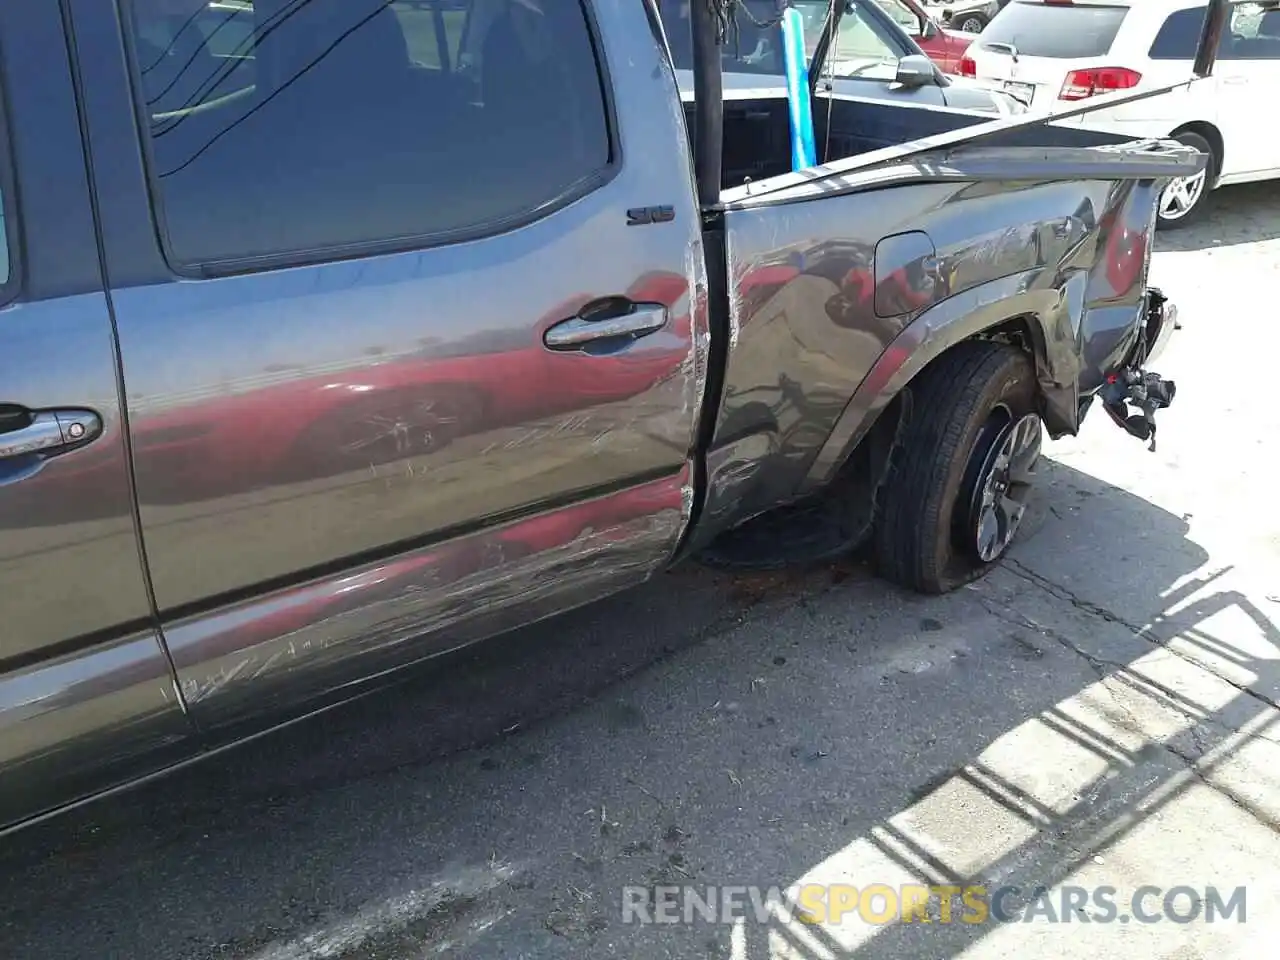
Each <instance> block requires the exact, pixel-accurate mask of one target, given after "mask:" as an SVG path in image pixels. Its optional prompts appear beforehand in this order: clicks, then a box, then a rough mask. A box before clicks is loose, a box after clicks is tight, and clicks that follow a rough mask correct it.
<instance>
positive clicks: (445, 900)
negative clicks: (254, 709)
mask: <svg viewBox="0 0 1280 960" xmlns="http://www.w3.org/2000/svg"><path fill="white" fill-rule="evenodd" d="M1049 472H1050V479H1051V481H1052V482H1051V485H1050V487H1049V490H1048V491H1047V493H1045V494H1042V497H1041V502H1040V503H1039V505H1038V506H1037V514H1036V516H1035V518H1034V521H1033V522H1032V523H1031V524H1030V526H1029V528H1028V530H1027V531H1026V535H1025V536H1024V538H1023V541H1022V542H1021V543H1020V544H1019V546H1018V547H1017V551H1016V556H1015V558H1014V559H1013V560H1012V561H1010V563H1009V565H1008V566H1007V567H1006V568H1004V569H1001V570H997V571H994V572H993V574H992V575H991V576H990V577H989V578H988V579H987V580H985V581H983V582H981V583H980V584H977V585H975V587H974V588H973V589H970V590H962V591H959V592H958V593H956V594H953V595H951V596H949V597H942V598H924V597H917V596H909V595H906V594H902V593H898V592H896V591H893V590H890V589H889V588H887V587H885V586H884V585H883V584H881V583H880V582H878V581H876V580H874V579H872V578H870V577H869V576H868V575H867V573H866V572H865V570H863V569H861V568H860V567H857V566H855V565H852V564H850V565H846V566H840V567H832V568H823V569H819V570H810V571H799V572H795V573H790V574H785V575H770V576H764V577H747V576H740V577H733V578H731V577H724V576H719V575H712V574H709V573H707V572H705V571H701V570H698V569H692V568H690V569H681V570H678V571H676V572H674V573H672V574H669V575H667V576H665V577H663V578H661V579H660V580H659V581H658V582H655V583H653V584H650V585H649V586H647V587H645V588H643V589H640V590H636V591H633V592H631V593H629V594H626V595H624V596H620V597H618V598H615V599H614V600H612V601H609V602H606V603H603V604H599V605H597V606H595V607H593V608H591V609H588V610H583V611H579V612H577V613H574V614H571V615H567V616H565V617H562V618H559V619H557V620H556V621H554V622H550V623H545V624H542V625H540V626H539V627H537V628H534V629H530V630H525V631H522V632H520V633H519V634H516V635H512V636H509V637H504V638H500V639H498V640H495V641H491V642H490V643H488V644H486V645H484V646H482V647H480V648H476V649H475V650H474V651H473V652H471V653H469V654H467V655H465V656H457V657H453V658H451V659H449V660H448V661H440V662H437V663H436V664H435V665H434V666H433V667H431V668H430V669H428V670H425V671H422V672H420V673H419V674H418V675H417V676H416V677H415V678H413V679H412V680H411V681H409V682H407V683H404V684H402V685H400V686H398V687H396V688H394V689H392V690H389V691H386V692H384V693H382V694H380V695H377V696H376V697H375V698H373V699H370V700H366V701H363V702H360V703H357V704H353V705H349V706H347V707H346V708H342V709H340V710H337V711H333V712H331V713H329V714H326V715H324V716H321V717H319V718H316V719H314V720H312V721H309V722H307V723H304V724H301V725H298V726H295V727H293V728H291V729H288V730H285V731H282V732H280V733H278V734H276V735H273V736H270V737H268V738H265V739H263V740H260V741H257V742H255V743H253V744H249V745H247V746H245V747H243V748H240V749H239V750H237V751H235V752H232V753H229V754H226V755H223V756H221V757H218V758H214V759H211V760H209V761H207V762H206V763H204V764H203V765H201V766H198V767H195V768H192V769H190V770H188V771H186V772H184V773H182V774H180V775H178V776H175V777H172V778H170V779H168V780H166V781H162V782H159V783H156V784H153V785H150V786H148V787H145V788H143V789H140V790H137V791H134V792H131V793H128V794H126V795H123V796H121V797H117V798H115V799H112V800H110V801H107V802H104V803H101V804H98V805H96V806H92V807H89V808H86V809H85V810H83V811H81V812H78V813H76V814H73V815H71V816H69V817H67V818H64V819H63V820H61V821H55V822H53V823H50V824H46V825H42V826H39V827H37V828H34V829H32V830H29V831H26V832H24V833H22V834H19V835H17V836H16V837H15V838H13V839H12V840H10V841H6V844H7V845H6V847H5V848H3V849H2V850H0V901H2V902H3V904H4V906H3V907H2V908H0V955H4V956H14V957H22V958H23V960H42V958H62V957H67V958H72V957H79V956H84V955H85V954H84V952H83V951H84V948H85V944H86V943H91V944H93V945H94V949H93V951H92V953H93V955H101V956H128V957H130V958H131V960H185V958H224V960H225V958H235V960H285V958H288V960H295V958H296V960H301V958H307V960H310V958H313V957H315V958H319V957H324V958H326V960H363V958H369V957H375V956H376V957H380V958H397V960H398V958H405V960H408V958H417V957H420V956H426V955H428V954H429V955H432V956H437V955H439V956H450V957H455V956H456V957H476V958H483V957H516V956H540V957H541V956H563V957H579V956H581V957H592V958H595V957H600V956H606V955H608V956H624V957H637V958H640V957H647V956H679V957H684V956H689V957H706V956H720V957H732V958H734V960H740V958H741V960H748V958H749V960H757V958H770V957H775V956H784V955H785V956H793V957H804V958H815V960H816V958H819V957H868V958H888V957H903V958H913V960H915V958H921V957H926V956H928V957H938V958H940V957H954V956H958V955H960V954H961V953H962V952H963V951H965V950H966V949H968V948H969V947H971V946H972V945H973V944H974V943H975V942H976V941H977V940H979V939H980V938H982V937H984V936H986V935H988V934H989V933H991V932H992V927H991V926H990V925H971V924H959V923H955V924H945V925H944V924H937V923H935V924H932V925H921V924H897V925H890V926H881V927H875V926H863V927H858V928H851V929H846V928H843V927H839V928H828V927H823V926H821V925H819V926H814V925H810V924H798V923H796V922H786V921H785V920H784V919H781V918H777V917H775V918H773V919H768V918H762V919H763V922H760V923H756V922H755V921H754V920H751V921H749V922H747V923H745V924H738V925H722V924H705V923H704V924H698V923H695V924H694V925H693V926H663V925H639V924H632V925H627V924H624V923H623V922H622V920H621V902H622V890H623V888H624V887H625V886H628V885H636V884H639V885H644V886H647V887H650V888H651V887H652V886H653V885H655V884H693V885H695V887H697V888H698V889H699V890H705V888H706V885H708V884H758V885H761V886H765V887H767V886H770V885H778V886H780V887H783V888H786V887H788V886H789V885H793V884H795V883H798V882H801V881H812V882H829V881H830V880H832V879H833V878H834V879H839V880H844V881H847V882H849V883H855V884H859V885H865V884H867V883H872V882H882V883H889V884H898V883H905V882H914V881H923V882H932V883H943V882H949V883H956V884H963V883H971V882H972V883H977V882H983V883H992V882H996V881H998V882H999V883H1002V884H1018V885H1020V886H1025V887H1034V886H1037V885H1042V884H1043V885H1052V884H1054V883H1056V882H1059V881H1061V880H1063V879H1064V878H1067V877H1070V876H1072V874H1073V873H1074V872H1075V871H1077V870H1078V869H1079V868H1080V867H1081V866H1082V865H1087V864H1088V863H1091V862H1092V858H1093V857H1094V856H1095V854H1096V853H1097V851H1099V850H1100V849H1102V848H1103V847H1104V846H1106V845H1108V844H1112V843H1114V842H1116V841H1117V839H1119V838H1121V837H1122V836H1123V835H1125V834H1126V833H1127V832H1129V831H1133V830H1135V829H1139V828H1140V827H1141V825H1142V824H1143V823H1144V822H1145V821H1146V820H1148V819H1149V818H1151V817H1153V816H1158V815H1159V812H1160V810H1161V808H1162V806H1164V805H1167V804H1168V803H1170V802H1171V801H1172V800H1173V799H1174V798H1176V797H1177V796H1179V794H1180V792H1181V791H1183V790H1184V789H1185V788H1186V785H1187V784H1188V783H1193V782H1202V781H1203V778H1204V777H1205V776H1208V775H1209V774H1210V772H1211V769H1212V765H1213V764H1214V763H1216V762H1218V760H1217V758H1218V757H1219V756H1220V755H1221V757H1224V758H1225V757H1227V756H1229V755H1230V753H1231V751H1232V750H1233V749H1234V745H1235V742H1236V738H1237V734H1236V733H1235V732H1234V731H1235V730H1236V728H1238V727H1241V726H1242V725H1244V724H1247V723H1252V722H1255V719H1256V717H1257V716H1258V715H1260V714H1261V713H1264V712H1266V711H1268V710H1269V707H1268V706H1267V705H1266V703H1265V702H1263V701H1261V700H1259V699H1255V696H1254V695H1253V694H1251V693H1249V692H1246V691H1245V690H1243V689H1242V685H1231V684H1227V683H1226V682H1225V681H1220V680H1218V679H1217V678H1216V677H1214V676H1212V675H1209V674H1206V673H1204V671H1202V670H1199V669H1198V668H1195V667H1193V666H1192V664H1191V660H1192V659H1195V658H1196V657H1197V655H1198V654H1197V651H1198V652H1199V653H1200V654H1203V656H1204V658H1206V660H1213V659H1214V658H1217V659H1219V660H1221V659H1226V660H1229V661H1230V663H1231V664H1234V665H1235V666H1236V667H1239V668H1240V669H1241V670H1247V671H1250V672H1251V675H1253V676H1255V677H1256V678H1257V683H1256V684H1254V688H1255V689H1265V690H1266V691H1269V692H1271V691H1274V690H1275V689H1276V688H1277V687H1280V673H1277V672H1276V668H1275V665H1274V663H1267V662H1264V659H1262V658H1261V657H1260V656H1259V655H1258V651H1257V650H1254V655H1251V654H1250V653H1249V652H1247V651H1245V650H1242V649H1240V648H1239V647H1238V646H1237V645H1236V644H1235V643H1234V642H1233V641H1231V640H1228V639H1227V638H1225V637H1223V636H1221V635H1218V634H1217V633H1216V632H1215V630H1214V629H1213V628H1212V627H1211V626H1209V625H1206V621H1208V620H1209V618H1210V617H1213V616H1217V615H1220V614H1222V613H1223V611H1228V610H1235V611H1238V612H1243V613H1244V614H1245V615H1247V616H1248V617H1249V618H1251V621H1252V622H1254V623H1256V625H1257V629H1258V631H1259V632H1260V635H1261V637H1262V638H1263V639H1262V641H1260V642H1265V643H1266V644H1270V645H1272V646H1273V647H1275V646H1280V636H1277V634H1276V631H1275V629H1274V627H1272V625H1271V623H1270V622H1269V621H1268V620H1267V619H1266V617H1265V616H1263V615H1262V613H1261V612H1259V611H1257V610H1256V609H1255V608H1253V607H1252V606H1251V605H1250V602H1249V600H1248V599H1247V598H1246V597H1245V596H1243V595H1242V594H1241V593H1239V592H1236V591H1234V590H1233V589H1231V588H1230V587H1228V586H1226V585H1225V579H1226V577H1225V575H1221V574H1206V573H1205V572H1204V567H1205V564H1206V562H1207V560H1208V557H1207V555H1206V553H1205V551H1203V550H1202V549H1201V548H1200V547H1199V546H1197V545H1196V544H1194V543H1192V542H1190V541H1188V540H1187V539H1186V530H1187V528H1186V524H1185V523H1184V522H1183V521H1182V520H1181V519H1179V518H1178V517H1175V516H1173V515H1171V514H1169V513H1167V512H1165V511H1163V510H1160V509H1157V508H1155V507H1153V506H1152V505H1151V504H1149V503H1147V502H1146V501H1144V500H1142V499H1139V498H1137V497H1134V496H1132V495H1130V494H1128V493H1126V492H1125V491H1122V490H1119V489H1118V488H1115V487H1111V486H1109V485H1107V484H1105V483H1102V482H1100V481H1098V480H1096V479H1094V478H1092V477H1090V476H1088V475H1086V474H1083V473H1080V472H1078V471H1075V470H1073V469H1071V468H1068V467H1065V466H1062V465H1057V464H1050V465H1049ZM1091 516H1092V517H1094V518H1097V519H1092V520H1091V519H1090V518H1091ZM1123 531H1134V532H1136V531H1141V534H1142V536H1141V541H1140V543H1136V544H1135V545H1134V546H1133V548H1132V549H1131V550H1129V551H1128V552H1127V553H1122V554H1115V553H1114V552H1113V550H1112V548H1113V547H1114V543H1112V542H1110V540H1111V539H1113V538H1114V536H1115V535H1116V534H1117V532H1123ZM1121 555H1123V556H1124V558H1125V561H1126V562H1123V563H1118V564H1116V565H1115V566H1111V567H1108V565H1107V563H1103V562H1101V561H1100V560H1099V558H1107V559H1108V562H1109V560H1110V559H1113V558H1118V557H1119V556H1121ZM1146 557H1158V558H1159V562H1151V563H1147V562H1144V558H1146ZM1082 565H1083V568H1085V569H1086V570H1089V571H1092V572H1091V573H1090V574H1089V576H1094V577H1099V578H1104V579H1106V578H1110V579H1111V580H1114V579H1116V578H1123V581H1122V582H1123V587H1124V589H1123V593H1122V594H1120V596H1122V597H1123V600H1124V603H1123V606H1122V607H1121V606H1120V605H1118V604H1117V605H1116V606H1114V607H1112V606H1109V605H1108V606H1103V605H1099V604H1097V603H1094V602H1093V601H1091V600H1089V599H1088V598H1087V597H1086V595H1085V589H1084V588H1077V587H1074V586H1071V585H1070V584H1068V585H1067V586H1063V583H1064V582H1066V581H1064V578H1063V577H1062V576H1061V573H1062V571H1063V570H1064V569H1068V568H1069V569H1071V570H1080V569H1081V567H1082ZM1086 579H1087V578H1086ZM1085 587H1086V588H1088V590H1089V591H1092V589H1093V586H1091V585H1090V584H1089V583H1088V582H1086V583H1085ZM1104 592H1105V591H1104ZM1094 595H1097V594H1094ZM1135 634H1137V635H1135ZM1174 638H1177V640H1176V644H1177V645H1178V650H1177V655H1173V654H1171V653H1169V650H1170V649H1171V648H1172V647H1173V646H1174V644H1175V639H1174ZM1189 658H1190V659H1189ZM1192 674H1194V675H1192ZM1259 685H1261V686H1259ZM1224 688H1225V692H1224ZM1269 721H1270V717H1269V715H1268V716H1267V717H1266V718H1265V722H1269ZM1199 758H1205V759H1206V764H1207V766H1206V768H1205V770H1204V771H1202V772H1200V773H1198V774H1192V773H1191V772H1190V771H1189V770H1188V768H1187V764H1188V762H1190V761H1193V760H1196V759H1199ZM1140 882H1151V883H1159V882H1160V880H1159V879H1144V880H1142V881H1140ZM784 946H785V950H784ZM785 951H790V952H789V953H787V952H785Z"/></svg>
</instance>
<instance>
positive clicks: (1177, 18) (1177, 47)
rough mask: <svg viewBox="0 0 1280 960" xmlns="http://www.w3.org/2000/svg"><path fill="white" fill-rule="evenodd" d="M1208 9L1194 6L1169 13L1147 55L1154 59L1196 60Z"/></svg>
mask: <svg viewBox="0 0 1280 960" xmlns="http://www.w3.org/2000/svg"><path fill="white" fill-rule="evenodd" d="M1206 9H1207V8H1205V7H1192V8H1190V9H1188V10H1179V11H1177V12H1176V13H1171V14H1169V16H1168V18H1167V19H1166V20H1165V22H1164V23H1163V24H1162V25H1161V27H1160V29H1159V31H1158V32H1157V33H1156V38H1155V40H1153V41H1152V42H1151V49H1150V50H1149V51H1148V53H1147V55H1148V56H1149V57H1151V59H1152V60H1194V59H1195V55H1196V45H1197V44H1199V42H1200V30H1201V29H1202V28H1203V26H1204V16H1205V10H1206Z"/></svg>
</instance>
